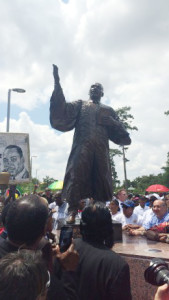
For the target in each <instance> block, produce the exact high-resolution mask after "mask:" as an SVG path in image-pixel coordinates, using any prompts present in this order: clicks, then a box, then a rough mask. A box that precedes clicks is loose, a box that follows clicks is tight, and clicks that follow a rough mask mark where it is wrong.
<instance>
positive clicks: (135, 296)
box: [113, 233, 169, 300]
mask: <svg viewBox="0 0 169 300" xmlns="http://www.w3.org/2000/svg"><path fill="white" fill-rule="evenodd" d="M168 250H169V245H168V244H165V243H160V242H155V241H150V240H147V239H146V238H145V237H142V236H138V237H130V236H127V235H126V234H125V233H123V241H122V242H117V243H115V245H114V246H113V251H115V252H116V253H118V254H120V255H121V256H122V257H124V259H125V260H126V261H127V262H128V264H129V267H130V279H131V290H132V300H153V299H154V295H155V291H156V290H157V287H155V286H152V285H151V284H149V283H147V282H146V281H145V279H144V271H145V269H146V268H147V267H148V266H149V264H150V261H151V259H152V258H153V257H159V258H162V259H164V260H165V261H166V262H167V263H168V264H169V251H168Z"/></svg>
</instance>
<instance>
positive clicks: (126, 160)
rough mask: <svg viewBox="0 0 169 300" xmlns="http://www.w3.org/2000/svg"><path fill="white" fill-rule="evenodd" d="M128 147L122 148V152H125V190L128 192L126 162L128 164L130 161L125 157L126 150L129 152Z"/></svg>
mask: <svg viewBox="0 0 169 300" xmlns="http://www.w3.org/2000/svg"><path fill="white" fill-rule="evenodd" d="M127 149H128V148H127V147H124V146H122V152H123V166H124V185H125V189H126V190H127V188H128V187H127V172H126V162H128V161H129V160H128V159H127V158H126V156H125V150H127Z"/></svg>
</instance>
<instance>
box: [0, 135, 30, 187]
mask: <svg viewBox="0 0 169 300" xmlns="http://www.w3.org/2000/svg"><path fill="white" fill-rule="evenodd" d="M0 172H8V173H10V178H9V184H14V185H15V184H17V183H24V182H29V181H30V179H31V167H30V149H29V134H28V133H11V132H5V133H3V132H1V133H0Z"/></svg>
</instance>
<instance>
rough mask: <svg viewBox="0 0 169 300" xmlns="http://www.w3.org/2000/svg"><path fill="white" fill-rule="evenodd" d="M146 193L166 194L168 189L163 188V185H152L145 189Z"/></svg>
mask: <svg viewBox="0 0 169 300" xmlns="http://www.w3.org/2000/svg"><path fill="white" fill-rule="evenodd" d="M146 191H147V192H157V193H160V192H168V191H169V189H168V187H166V186H164V185H161V184H153V185H150V186H149V187H148V188H147V189H146Z"/></svg>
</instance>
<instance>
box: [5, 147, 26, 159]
mask: <svg viewBox="0 0 169 300" xmlns="http://www.w3.org/2000/svg"><path fill="white" fill-rule="evenodd" d="M13 148H14V149H16V151H17V152H18V153H19V156H20V157H23V152H22V149H21V148H20V147H19V146H16V145H9V146H7V147H6V148H5V151H6V150H8V149H13Z"/></svg>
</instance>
